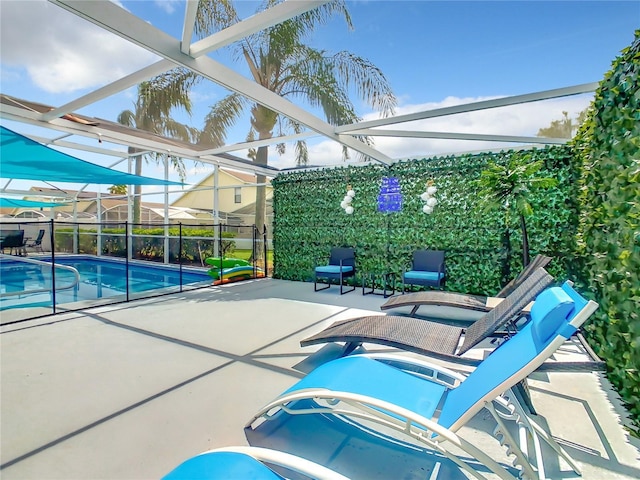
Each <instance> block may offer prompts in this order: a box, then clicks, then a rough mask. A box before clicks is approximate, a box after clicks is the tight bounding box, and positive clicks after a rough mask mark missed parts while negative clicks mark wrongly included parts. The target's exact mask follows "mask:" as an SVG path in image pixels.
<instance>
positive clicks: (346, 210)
mask: <svg viewBox="0 0 640 480" xmlns="http://www.w3.org/2000/svg"><path fill="white" fill-rule="evenodd" d="M344 211H345V213H346V214H347V215H351V214H352V213H353V207H352V206H351V205H349V206H348V207H347V208H345V209H344Z"/></svg>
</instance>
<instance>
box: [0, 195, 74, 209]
mask: <svg viewBox="0 0 640 480" xmlns="http://www.w3.org/2000/svg"><path fill="white" fill-rule="evenodd" d="M64 205H69V204H68V203H54V202H36V201H33V200H19V199H17V198H4V197H0V208H50V207H62V206H64Z"/></svg>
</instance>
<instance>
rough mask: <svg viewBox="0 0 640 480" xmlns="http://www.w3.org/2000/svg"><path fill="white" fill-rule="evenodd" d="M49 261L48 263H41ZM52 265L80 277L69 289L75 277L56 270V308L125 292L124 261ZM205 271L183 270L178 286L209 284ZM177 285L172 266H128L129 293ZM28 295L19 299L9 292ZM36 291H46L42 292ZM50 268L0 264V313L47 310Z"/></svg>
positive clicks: (75, 259)
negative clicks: (78, 274)
mask: <svg viewBox="0 0 640 480" xmlns="http://www.w3.org/2000/svg"><path fill="white" fill-rule="evenodd" d="M44 260H49V261H50V259H44ZM56 264H59V265H68V266H71V267H74V268H75V269H76V270H78V272H79V273H80V284H79V285H78V286H76V287H73V288H65V287H70V286H71V285H72V284H73V283H74V280H75V275H74V274H73V272H70V271H69V270H67V269H62V268H56V271H55V276H56V304H58V305H59V304H64V303H69V302H76V301H82V300H95V299H100V298H107V297H115V296H122V295H125V294H126V291H127V279H126V275H125V272H126V264H125V262H124V261H120V260H115V259H108V258H104V257H89V256H70V257H69V256H68V257H62V256H61V257H56ZM210 283H211V278H210V277H209V276H208V275H207V274H206V271H204V270H203V271H202V272H200V271H196V270H193V269H183V272H182V285H194V284H203V285H204V284H210ZM178 285H180V271H179V269H178V268H177V267H175V266H167V265H157V264H150V265H145V264H142V263H139V262H129V293H130V294H135V293H139V292H146V291H150V290H157V289H161V288H167V287H174V286H178ZM25 290H28V291H31V292H33V293H29V294H21V295H6V294H8V293H11V292H22V291H25ZM37 290H48V291H46V292H43V291H40V292H36V291H37ZM50 290H51V266H49V265H46V266H42V265H36V264H32V263H26V262H22V261H20V259H7V258H2V259H1V260H0V293H1V294H3V295H2V297H0V310H4V309H7V308H16V307H30V306H36V305H37V306H51V305H52V301H51V293H50Z"/></svg>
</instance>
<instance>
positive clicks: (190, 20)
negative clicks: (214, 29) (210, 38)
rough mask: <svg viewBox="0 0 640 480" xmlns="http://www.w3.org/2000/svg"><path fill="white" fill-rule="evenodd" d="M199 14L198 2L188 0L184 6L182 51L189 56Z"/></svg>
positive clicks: (196, 0)
mask: <svg viewBox="0 0 640 480" xmlns="http://www.w3.org/2000/svg"><path fill="white" fill-rule="evenodd" d="M197 14H198V0H187V3H186V4H185V6H184V22H183V24H182V41H181V42H180V51H181V52H182V53H184V54H186V55H188V54H189V49H190V48H191V37H193V30H194V27H195V24H196V16H197Z"/></svg>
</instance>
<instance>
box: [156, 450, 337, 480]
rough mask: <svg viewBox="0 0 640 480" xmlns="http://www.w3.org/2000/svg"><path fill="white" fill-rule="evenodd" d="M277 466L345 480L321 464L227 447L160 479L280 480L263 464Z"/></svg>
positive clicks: (322, 479) (323, 478)
mask: <svg viewBox="0 0 640 480" xmlns="http://www.w3.org/2000/svg"><path fill="white" fill-rule="evenodd" d="M265 463H268V464H269V465H277V466H279V467H284V468H285V469H286V470H288V471H292V472H296V473H301V474H303V475H305V476H306V477H308V478H312V479H317V480H348V478H347V477H345V476H343V475H340V474H339V473H336V472H333V471H331V470H329V469H328V468H326V467H323V466H322V465H318V464H316V463H313V462H310V461H309V460H305V459H303V458H300V457H296V456H294V455H290V454H288V453H284V452H278V451H276V450H270V449H267V448H259V447H226V448H218V449H215V450H210V451H208V452H204V453H201V454H200V455H196V456H195V457H192V458H190V459H188V460H185V461H184V462H183V463H181V464H180V465H178V466H177V467H176V468H175V469H174V470H172V471H171V472H169V473H168V474H167V475H165V476H164V477H163V478H162V480H221V479H228V480H235V479H238V480H248V479H252V480H282V479H283V477H282V476H281V475H280V474H278V473H276V472H275V471H274V470H272V469H271V468H270V467H268V466H267V465H265Z"/></svg>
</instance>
